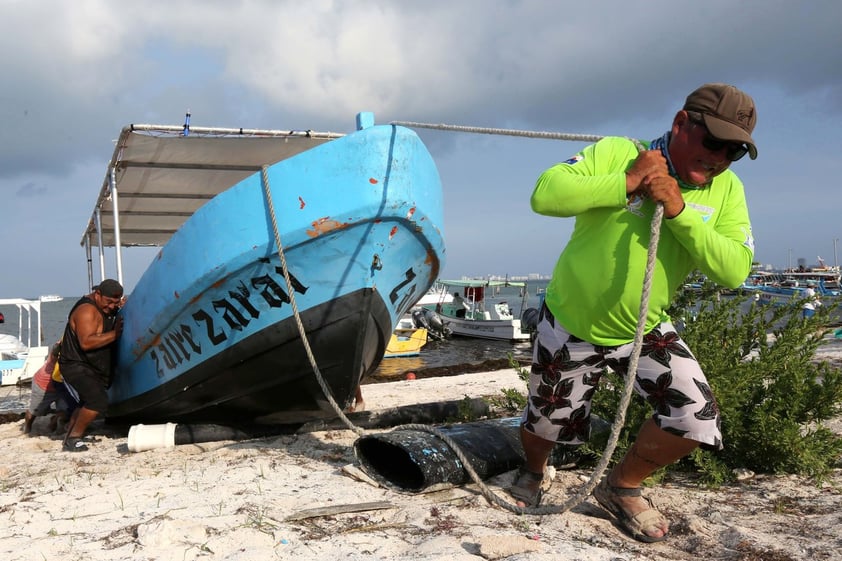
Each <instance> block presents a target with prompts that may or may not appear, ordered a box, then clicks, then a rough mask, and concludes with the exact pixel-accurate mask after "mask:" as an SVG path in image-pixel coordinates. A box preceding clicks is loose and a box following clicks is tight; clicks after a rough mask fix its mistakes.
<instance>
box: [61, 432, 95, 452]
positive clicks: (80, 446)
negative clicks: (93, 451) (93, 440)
mask: <svg viewBox="0 0 842 561" xmlns="http://www.w3.org/2000/svg"><path fill="white" fill-rule="evenodd" d="M87 442H90V441H88V440H85V438H84V437H80V438H74V437H70V436H69V437H67V440H65V441H64V442H63V443H62V445H61V449H62V450H64V451H65V452H86V451H87V450H88V445H87Z"/></svg>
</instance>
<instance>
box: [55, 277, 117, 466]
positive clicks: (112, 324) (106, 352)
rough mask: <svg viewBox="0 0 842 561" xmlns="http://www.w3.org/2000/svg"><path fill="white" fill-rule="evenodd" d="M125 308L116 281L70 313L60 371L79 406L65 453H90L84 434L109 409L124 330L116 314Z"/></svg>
mask: <svg viewBox="0 0 842 561" xmlns="http://www.w3.org/2000/svg"><path fill="white" fill-rule="evenodd" d="M122 304H123V287H122V286H121V285H120V283H119V282H117V281H116V280H113V279H106V280H104V281H102V282H101V283H100V284H99V285H97V286H95V287H94V289H93V292H91V293H90V294H88V295H87V296H83V297H82V298H80V299H79V301H78V302H76V304H74V305H73V308H72V309H71V310H70V315H69V316H68V318H67V325H66V326H65V328H64V337H63V338H62V347H61V355H60V356H59V368H60V369H61V373H62V376H63V377H64V384H65V387H66V389H67V390H68V392H70V394H71V395H72V396H73V397H74V398H75V399H76V400H77V401H78V402H79V403H80V407H78V408H77V409H76V410H75V411H74V412H73V415H72V417H71V418H70V422H69V423H68V425H67V434H66V435H65V437H64V442H63V444H62V449H63V450H65V451H67V452H84V451H85V450H87V449H88V442H87V441H86V440H85V438H84V436H85V430H86V429H87V428H88V425H90V424H91V422H92V421H93V420H94V419H96V418H97V416H99V415H104V414H105V412H106V411H107V409H108V394H107V393H106V390H107V389H108V387H109V386H110V385H111V376H112V375H113V369H114V361H113V360H112V359H113V357H112V353H113V349H114V347H115V343H116V342H117V340H118V339H119V338H120V334H121V332H122V330H123V318H122V316H119V315H118V314H117V312H118V311H119V310H120V306H121V305H122Z"/></svg>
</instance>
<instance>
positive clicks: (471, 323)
mask: <svg viewBox="0 0 842 561" xmlns="http://www.w3.org/2000/svg"><path fill="white" fill-rule="evenodd" d="M439 315H440V316H441V318H442V321H444V322H445V323H446V324H447V326H448V327H449V328H450V331H451V334H452V335H456V336H459V337H475V338H478V339H495V340H502V341H529V340H530V339H531V335H530V334H529V333H528V332H525V331H523V330H522V329H521V321H520V320H519V319H512V320H495V319H465V318H460V317H456V316H451V315H447V314H443V313H441V312H439Z"/></svg>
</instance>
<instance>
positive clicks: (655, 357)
mask: <svg viewBox="0 0 842 561" xmlns="http://www.w3.org/2000/svg"><path fill="white" fill-rule="evenodd" d="M633 347H634V343H626V344H624V345H619V346H616V347H605V346H601V345H594V344H593V343H588V342H587V341H583V340H582V339H579V338H578V337H576V336H574V335H571V334H570V333H568V332H567V331H566V330H565V329H564V327H562V326H561V325H560V324H559V323H558V322H556V321H555V318H554V317H553V315H552V312H550V310H549V309H548V308H547V307H546V306H543V307H542V309H541V315H540V317H539V319H538V335H537V337H536V339H535V344H534V349H533V356H532V370H531V373H530V375H529V400H528V402H527V405H526V408H525V409H524V411H523V417H522V420H521V422H522V425H523V428H524V430H526V431H528V432H531V433H532V434H534V435H536V436H538V437H540V438H543V439H544V440H549V441H551V442H558V443H561V444H569V445H576V444H582V443H583V442H585V441H587V440H588V437H589V436H590V429H591V422H590V416H591V399H592V398H593V394H594V392H595V391H596V389H597V386H598V384H599V380H600V378H601V377H602V374H603V373H604V372H605V370H606V369H608V368H610V369H611V370H613V371H614V372H616V373H617V374H619V375H621V376H623V377H624V378H625V376H626V375H627V373H628V366H629V358H630V356H631V353H632V348H633ZM634 389H635V391H636V392H637V393H638V394H639V395H641V396H642V397H643V398H644V399H646V401H647V402H648V403H649V404H650V405H652V407H653V408H654V410H655V411H654V414H653V419H654V420H655V423H656V424H657V425H658V426H659V427H660V428H661V429H662V430H664V431H667V432H669V433H672V434H675V435H678V436H681V437H684V438H689V439H691V440H695V441H697V442H699V443H701V445H702V446H703V447H704V448H707V449H710V450H721V449H722V433H721V431H720V417H719V407H718V406H717V404H716V400H715V399H714V397H713V392H712V391H711V388H710V386H709V385H708V382H707V378H705V375H704V373H703V372H702V369H701V367H700V366H699V363H698V362H697V361H696V359H695V357H694V356H693V354H692V353H691V352H690V349H689V348H688V347H687V345H686V344H685V343H684V341H682V340H681V338H680V337H679V336H678V334H677V333H676V332H675V328H674V327H673V325H672V324H671V323H669V322H664V323H661V324H660V325H659V326H658V327H656V328H655V329H653V330H652V331H650V332H649V333H647V334H646V335H645V336H644V337H643V346H642V348H641V352H640V359H639V360H638V365H637V375H636V376H635V382H634Z"/></svg>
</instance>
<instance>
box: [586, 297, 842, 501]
mask: <svg viewBox="0 0 842 561" xmlns="http://www.w3.org/2000/svg"><path fill="white" fill-rule="evenodd" d="M803 303H804V301H802V300H797V299H794V300H792V301H791V302H787V303H784V304H783V305H776V306H771V305H763V304H760V303H759V302H755V301H754V299H753V298H751V296H746V295H736V296H728V297H722V295H721V292H720V288H719V287H717V286H716V285H714V284H712V283H709V282H706V283H705V284H703V286H702V289H701V291H699V292H684V293H682V294H680V295H679V296H678V298H677V299H676V301H675V302H674V303H673V306H672V307H671V309H670V310H669V312H670V315H671V317H672V318H674V319H675V320H676V321H675V323H676V326H677V328H679V331H680V335H681V337H682V339H684V340H685V341H686V342H687V344H688V345H689V347H690V349H692V351H693V353H694V355H695V357H696V358H697V360H698V361H699V363H700V365H701V367H702V369H703V371H704V372H705V375H706V377H707V378H708V382H709V384H710V386H711V389H712V391H713V395H714V396H716V400H717V404H718V408H719V411H720V414H721V429H722V435H723V443H724V449H723V450H721V451H715V452H714V451H708V450H702V449H698V450H696V451H695V452H693V453H692V454H691V455H690V456H689V457H687V458H686V459H684V460H683V461H681V462H679V463H678V464H675V465H673V466H669V467H668V468H665V469H667V470H672V469H679V470H682V469H683V470H691V471H695V472H698V473H700V474H702V476H703V479H704V480H705V481H706V482H707V483H708V484H711V485H718V484H723V483H728V482H731V481H733V480H734V478H735V475H734V470H736V469H741V468H742V469H749V470H751V471H753V472H755V473H765V474H798V475H803V476H808V477H812V478H814V479H815V480H816V481H817V482H821V481H822V480H824V478H826V476H827V475H828V474H829V473H830V472H831V470H832V469H833V468H834V467H835V465H836V464H837V463H838V462H839V460H840V457H842V437H840V436H839V435H837V434H835V433H833V432H832V431H831V430H829V429H828V428H827V427H826V426H825V424H824V422H825V421H827V420H829V419H831V418H833V417H836V416H838V415H840V413H842V370H840V369H839V368H838V367H836V366H834V365H832V364H831V363H829V362H827V361H820V360H816V359H815V356H816V351H817V349H818V347H819V345H820V344H821V342H822V338H823V336H824V334H825V333H826V332H827V331H828V329H829V327H828V326H829V325H830V324H831V321H832V319H833V314H837V313H838V309H839V308H838V306H839V302H838V301H833V300H830V299H826V300H825V301H824V306H821V307H819V308H817V310H816V314H815V315H814V316H813V317H810V318H804V317H802V313H801V307H802V305H803ZM606 374H607V375H606V376H604V377H603V381H602V386H603V388H602V389H601V390H600V391H598V392H596V394H595V397H594V401H593V409H592V413H593V414H595V415H598V416H600V417H602V418H604V419H613V418H614V414H615V411H616V409H617V406H618V404H619V400H620V397H621V395H622V391H623V384H624V381H623V380H621V379H620V378H619V377H617V376H616V375H614V374H613V373H610V372H608V373H606ZM651 414H652V411H651V408H650V407H649V406H648V405H647V404H646V403H645V402H644V401H643V400H640V399H633V400H632V404H631V405H630V407H629V410H628V413H627V416H626V423H625V427H624V429H623V432H622V433H621V437H620V440H619V443H618V446H617V449H616V450H615V452H614V460H615V461H616V460H619V458H621V457H622V455H623V454H624V453H625V451H626V450H627V449H628V447H629V446H630V445H631V442H632V441H633V439H634V436H635V435H636V434H637V432H638V430H639V429H640V426H641V424H642V423H643V421H645V420H646V419H647V418H648V417H650V416H651ZM600 436H602V437H607V435H600ZM587 447H589V448H591V451H594V452H598V453H601V452H602V450H603V448H604V438H597V439H593V440H592V441H591V442H590V443H589V444H588V445H587Z"/></svg>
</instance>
